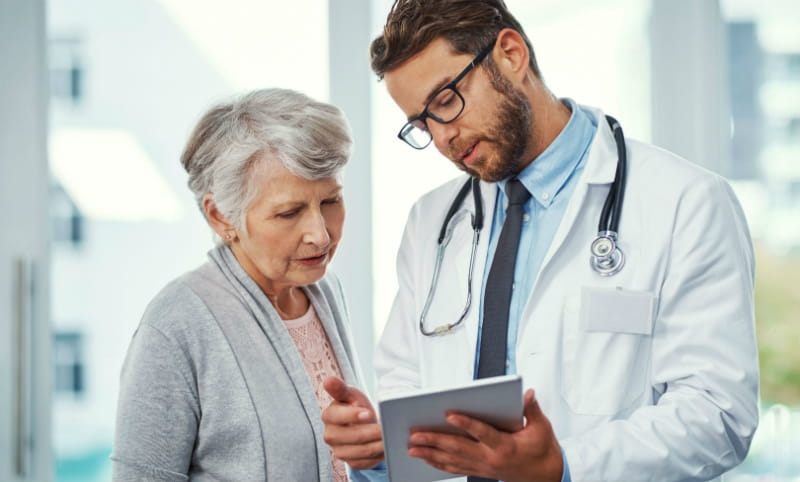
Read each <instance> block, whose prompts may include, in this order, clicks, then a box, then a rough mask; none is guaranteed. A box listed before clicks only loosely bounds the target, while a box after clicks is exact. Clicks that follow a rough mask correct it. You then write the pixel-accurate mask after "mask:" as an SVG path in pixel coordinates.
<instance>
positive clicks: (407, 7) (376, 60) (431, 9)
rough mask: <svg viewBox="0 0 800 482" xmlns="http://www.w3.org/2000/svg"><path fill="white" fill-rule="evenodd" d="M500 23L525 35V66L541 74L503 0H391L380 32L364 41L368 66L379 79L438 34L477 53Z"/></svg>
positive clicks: (462, 50)
mask: <svg viewBox="0 0 800 482" xmlns="http://www.w3.org/2000/svg"><path fill="white" fill-rule="evenodd" d="M504 28H510V29H513V30H516V31H517V32H518V33H519V34H520V35H521V36H522V38H523V39H524V40H525V45H527V47H528V52H529V57H530V61H529V66H530V68H531V70H532V71H533V73H534V74H536V76H537V77H539V78H541V75H540V73H539V66H538V65H537V64H536V57H535V56H534V54H533V46H532V45H531V42H530V40H529V39H528V36H527V35H525V31H524V30H523V29H522V26H521V25H520V24H519V22H518V21H517V19H515V18H514V16H513V15H511V12H509V11H508V8H507V7H506V5H505V3H503V0H395V2H394V5H392V9H391V10H390V11H389V16H388V17H387V18H386V25H385V26H384V27H383V34H381V35H380V36H378V38H376V39H375V40H373V41H372V45H371V46H370V58H371V60H372V70H373V71H374V72H375V74H376V75H377V76H378V78H381V79H382V78H383V75H384V74H385V73H386V72H388V71H390V70H392V69H394V68H395V67H398V66H399V65H400V64H402V63H403V62H405V61H406V60H408V59H410V58H411V57H413V56H414V55H416V54H418V53H419V52H421V51H422V50H423V49H425V47H427V46H428V44H430V43H431V42H432V41H433V40H435V39H437V38H439V37H442V38H444V39H446V40H447V41H449V42H450V44H451V45H452V46H453V47H454V48H455V49H456V51H457V52H460V53H465V54H472V55H478V53H479V52H480V51H481V50H482V49H484V48H485V47H486V46H487V45H489V44H491V43H492V42H493V41H494V39H495V38H496V37H497V34H498V33H499V32H500V31H501V30H503V29H504Z"/></svg>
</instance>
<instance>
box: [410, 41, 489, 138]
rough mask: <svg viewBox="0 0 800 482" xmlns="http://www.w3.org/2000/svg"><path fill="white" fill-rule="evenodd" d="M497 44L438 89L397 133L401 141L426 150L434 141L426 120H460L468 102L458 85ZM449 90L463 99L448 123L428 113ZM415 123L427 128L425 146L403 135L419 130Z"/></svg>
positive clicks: (487, 47)
mask: <svg viewBox="0 0 800 482" xmlns="http://www.w3.org/2000/svg"><path fill="white" fill-rule="evenodd" d="M495 43H497V38H495V39H494V40H493V41H492V43H490V44H489V45H487V46H486V47H485V48H484V49H483V50H481V51H480V53H478V55H476V56H475V58H474V59H472V62H470V63H469V65H467V66H466V67H465V68H464V70H462V71H461V73H460V74H458V75H457V76H456V78H455V79H453V80H451V81H450V82H448V83H447V84H446V85H444V86H442V87H441V88H440V89H438V90H437V91H436V92H434V93H433V95H431V96H430V98H429V100H428V102H427V103H426V104H425V108H424V109H423V110H422V112H420V114H419V115H417V116H414V117H412V118H411V119H409V120H408V122H406V123H405V124H403V127H402V128H401V129H400V132H398V133H397V137H398V138H399V139H400V140H401V141H403V142H405V143H406V144H408V145H409V146H411V147H413V148H414V149H418V150H422V149H425V148H426V147H428V146H429V145H431V141H433V135H431V133H430V132H431V131H430V129H429V128H428V123H427V121H426V120H427V119H428V118H430V119H433V120H435V121H436V122H438V123H440V124H450V123H451V122H454V121H455V120H456V119H458V118H459V116H461V113H462V112H464V107H465V106H466V105H467V102H466V101H465V100H464V96H463V95H461V92H459V91H458V89H457V88H456V85H457V84H458V83H459V82H460V81H461V79H463V78H464V77H466V76H467V74H469V73H470V72H471V71H472V69H474V68H475V66H477V65H478V64H480V63H481V62H483V59H484V58H486V56H487V55H489V53H490V52H491V51H492V49H494V45H495ZM448 89H449V90H452V91H453V93H455V94H456V95H457V96H458V98H459V99H461V109H459V111H458V113H457V114H456V115H455V116H453V118H452V119H450V120H448V121H446V120H443V119H442V118H441V117H438V116H436V115H434V114H431V113H430V112H428V107H430V105H431V102H433V101H434V100H435V99H436V98H437V97H438V96H439V94H441V93H442V92H444V91H445V90H448ZM415 122H421V123H422V125H424V126H425V129H420V130H423V131H424V132H427V133H428V142H427V143H425V145H424V146H421V147H417V146H415V145H414V144H412V143H411V142H409V141H408V140H407V139H406V138H405V137H404V136H403V133H407V132H412V131H413V130H414V129H418V127H417V126H415V125H414V123H415Z"/></svg>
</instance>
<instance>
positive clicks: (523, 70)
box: [493, 28, 530, 82]
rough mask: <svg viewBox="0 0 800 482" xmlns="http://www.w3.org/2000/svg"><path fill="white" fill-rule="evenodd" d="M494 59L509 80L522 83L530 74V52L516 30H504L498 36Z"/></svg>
mask: <svg viewBox="0 0 800 482" xmlns="http://www.w3.org/2000/svg"><path fill="white" fill-rule="evenodd" d="M493 59H494V62H495V65H497V68H498V69H499V70H500V71H501V72H502V73H503V74H505V75H506V76H507V77H508V78H510V79H513V80H515V81H517V82H521V81H522V80H523V79H524V78H525V77H526V76H527V74H528V70H529V66H528V61H529V60H530V52H528V46H527V45H526V44H525V39H523V38H522V35H520V34H519V32H517V31H516V30H514V29H510V28H504V29H503V30H501V31H500V33H498V34H497V42H496V43H495V46H494V52H493Z"/></svg>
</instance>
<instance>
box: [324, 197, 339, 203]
mask: <svg viewBox="0 0 800 482" xmlns="http://www.w3.org/2000/svg"><path fill="white" fill-rule="evenodd" d="M341 200H342V197H341V196H336V197H332V198H330V199H326V200H324V201H322V204H338V203H339V202H341Z"/></svg>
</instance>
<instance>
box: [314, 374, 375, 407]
mask: <svg viewBox="0 0 800 482" xmlns="http://www.w3.org/2000/svg"><path fill="white" fill-rule="evenodd" d="M322 386H323V388H325V391H326V392H328V394H329V395H330V396H331V397H332V398H333V399H334V400H337V401H339V402H343V403H352V404H355V405H358V406H359V407H362V408H368V409H369V410H370V411H372V404H371V403H370V401H369V398H368V397H367V396H366V395H364V393H362V392H361V390H359V389H357V388H355V387H351V386H349V385H347V384H346V383H345V382H344V381H343V380H342V379H341V378H339V377H328V378H326V379H325V381H323V382H322Z"/></svg>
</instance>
